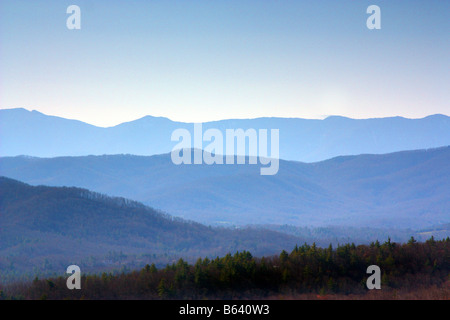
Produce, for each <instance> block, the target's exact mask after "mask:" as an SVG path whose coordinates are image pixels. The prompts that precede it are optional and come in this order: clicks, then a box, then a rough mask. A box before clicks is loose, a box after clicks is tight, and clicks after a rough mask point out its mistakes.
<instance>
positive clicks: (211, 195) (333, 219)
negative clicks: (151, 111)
mask: <svg viewBox="0 0 450 320" xmlns="http://www.w3.org/2000/svg"><path fill="white" fill-rule="evenodd" d="M0 174H1V175H4V176H7V177H10V178H13V179H17V180H20V181H24V182H27V183H30V184H33V185H40V184H42V185H51V186H77V187H83V188H87V189H90V190H93V191H97V192H101V193H104V194H108V195H113V196H122V197H126V198H130V199H133V200H138V201H141V202H143V203H145V204H147V205H150V206H152V207H154V208H158V209H161V210H164V211H165V212H168V213H169V214H172V215H176V216H180V217H183V218H185V219H189V220H194V221H197V222H201V223H206V224H213V225H216V224H225V225H233V224H236V225H246V224H279V225H280V224H290V225H295V226H329V225H336V226H337V225H339V226H354V227H362V226H363V227H368V226H370V227H380V228H386V227H387V228H392V227H397V228H415V229H417V228H420V229H423V228H427V227H431V226H434V225H440V224H443V223H449V222H450V220H449V219H450V197H449V194H450V147H442V148H437V149H429V150H417V151H405V152H397V153H391V154H384V155H359V156H342V157H337V158H333V159H330V160H326V161H322V162H317V163H301V162H295V161H284V160H282V161H280V170H279V172H278V174H277V175H275V176H261V175H260V174H259V165H211V166H209V165H205V164H203V165H180V166H176V165H174V164H173V163H172V162H171V159H170V154H163V155H157V156H149V157H145V156H132V155H108V156H86V157H59V158H49V159H47V158H33V157H4V158H0Z"/></svg>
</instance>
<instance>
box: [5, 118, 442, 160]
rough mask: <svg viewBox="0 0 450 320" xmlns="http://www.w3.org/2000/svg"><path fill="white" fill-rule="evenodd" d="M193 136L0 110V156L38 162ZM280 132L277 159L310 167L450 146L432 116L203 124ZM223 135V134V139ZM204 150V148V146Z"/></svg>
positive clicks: (152, 146) (166, 124)
mask: <svg viewBox="0 0 450 320" xmlns="http://www.w3.org/2000/svg"><path fill="white" fill-rule="evenodd" d="M178 128H185V129H187V130H189V131H190V132H191V135H193V133H192V132H193V125H192V124H190V123H182V122H174V121H171V120H169V119H167V118H156V117H150V116H147V117H144V118H141V119H138V120H135V121H131V122H127V123H122V124H120V125H117V126H114V127H109V128H100V127H95V126H92V125H89V124H86V123H83V122H80V121H76V120H67V119H64V118H59V117H53V116H47V115H44V114H42V113H40V112H37V111H32V112H30V111H27V110H25V109H4V110H0V137H1V144H0V155H1V156H16V155H30V156H37V157H55V156H85V155H91V154H92V155H103V154H135V155H155V154H162V153H167V152H170V151H171V150H172V148H173V147H174V146H175V145H176V143H175V142H172V141H171V140H170V138H171V134H172V132H173V131H174V130H175V129H178ZM209 128H217V129H219V130H221V131H222V132H223V133H224V132H225V130H226V129H238V128H242V129H245V130H246V129H249V128H253V129H256V130H258V129H279V130H280V157H281V158H282V159H287V160H297V161H304V162H314V161H321V160H325V159H329V158H332V157H336V156H341V155H356V154H362V153H372V154H383V153H389V152H396V151H402V150H414V149H425V148H434V147H440V146H446V145H449V144H450V118H449V117H447V116H444V115H433V116H429V117H426V118H423V119H405V118H401V117H394V118H380V119H365V120H356V119H349V118H344V117H336V116H333V117H328V118H326V119H324V120H308V119H295V118H258V119H243V120H222V121H213V122H208V123H204V124H203V130H204V131H205V130H207V129H209ZM224 136H225V135H224ZM205 146H206V143H205V144H204V146H203V147H205Z"/></svg>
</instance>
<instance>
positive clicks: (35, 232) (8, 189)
mask: <svg viewBox="0 0 450 320" xmlns="http://www.w3.org/2000/svg"><path fill="white" fill-rule="evenodd" d="M0 194H1V197H0V283H1V281H2V279H3V280H4V278H3V277H6V275H8V276H10V277H14V276H17V275H20V274H24V273H26V272H28V273H30V274H37V273H45V274H48V273H49V272H54V271H56V270H58V271H59V272H61V271H62V270H65V268H67V266H68V265H70V264H78V265H80V267H82V268H84V269H86V267H87V266H88V267H89V268H91V269H92V268H94V269H95V267H97V268H103V269H105V268H111V267H112V266H114V265H115V263H117V264H118V265H120V266H123V265H126V264H127V262H128V263H139V261H140V262H141V264H142V263H144V262H143V261H145V262H146V263H152V262H156V263H158V262H159V263H160V264H161V263H168V262H171V261H172V259H175V258H177V257H181V256H182V257H187V258H190V259H191V260H192V259H197V258H198V257H204V256H210V257H216V256H218V255H225V254H227V253H229V252H236V251H238V250H239V251H241V250H252V252H255V254H259V255H263V254H269V255H270V254H274V253H276V252H278V251H280V250H282V249H286V248H292V247H293V246H295V244H296V243H300V241H301V240H302V239H300V238H298V237H295V236H292V235H288V234H285V233H279V232H275V231H270V230H262V229H242V230H238V229H224V228H210V227H207V226H204V225H201V224H198V223H195V222H190V221H185V220H182V219H176V218H173V217H171V216H169V215H166V214H163V213H160V212H158V211H156V210H154V209H152V208H149V207H146V206H144V205H143V204H141V203H138V202H134V201H130V200H127V199H124V198H111V197H107V196H105V195H102V194H98V193H94V192H90V191H88V190H85V189H79V188H65V187H63V188H57V187H46V186H37V187H35V186H30V185H27V184H25V183H22V182H19V181H16V180H12V179H8V178H4V177H0ZM130 255H134V256H133V261H123V260H126V259H127V256H130ZM117 264H116V265H117ZM140 266H142V265H140Z"/></svg>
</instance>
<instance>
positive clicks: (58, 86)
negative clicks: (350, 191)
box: [0, 0, 450, 126]
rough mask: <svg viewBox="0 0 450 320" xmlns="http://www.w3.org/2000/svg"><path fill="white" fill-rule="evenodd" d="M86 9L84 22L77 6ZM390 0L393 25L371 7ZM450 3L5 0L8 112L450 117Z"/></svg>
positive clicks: (201, 117)
mask: <svg viewBox="0 0 450 320" xmlns="http://www.w3.org/2000/svg"><path fill="white" fill-rule="evenodd" d="M71 4H76V5H78V6H79V7H80V8H81V30H68V29H67V28H66V19H67V17H68V15H67V14H66V8H67V7H68V6H69V5H71ZM371 4H376V5H378V6H380V8H381V15H382V22H381V26H382V29H381V30H368V29H367V27H366V19H367V17H368V16H369V15H368V14H366V9H367V7H368V6H369V5H371ZM449 9H450V1H439V0H427V1H413V0H411V1H387V0H371V1H364V0H358V1H355V0H342V1H335V0H329V1H325V0H318V1H299V0H295V1H283V0H278V1H268V0H259V1H256V0H239V1H235V0H228V1H222V0H209V1H199V0H197V1H194V0H192V1H186V0H183V1H182V0H179V1H170V0H169V1H167V0H165V1H162V0H160V1H124V0H123V1H93V0H91V1H81V0H71V1H41V0H29V1H23V0H19V1H3V0H2V1H1V2H0V41H1V42H0V108H16V107H24V108H27V109H30V110H32V109H36V110H39V111H41V112H44V113H47V114H51V115H58V116H62V117H67V118H74V119H79V120H82V121H86V122H88V123H92V124H96V125H100V126H109V125H114V124H118V123H120V122H123V121H129V120H133V119H136V118H139V117H142V116H144V115H153V116H165V117H168V118H171V119H173V120H180V121H208V120H218V119H226V118H254V117H260V116H281V117H302V118H322V117H324V116H326V115H343V116H348V117H353V118H368V117H385V116H396V115H400V116H404V117H410V118H418V117H423V116H426V115H430V114H434V113H443V114H447V115H449V114H450V104H449V101H450V90H449V89H450V88H449V83H450V82H449V80H450V79H449V78H450V77H449V70H450V59H449V52H450V50H449V49H450V23H449Z"/></svg>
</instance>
